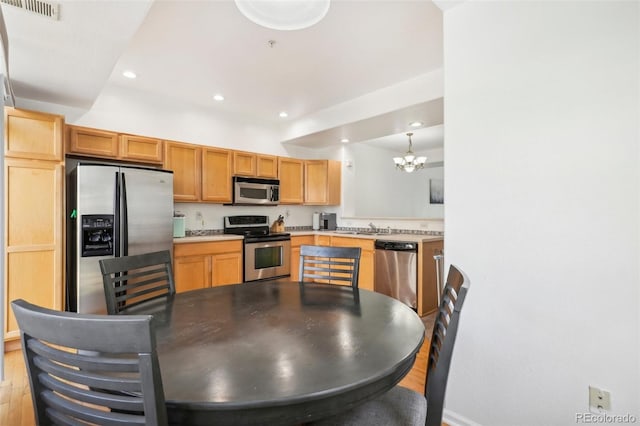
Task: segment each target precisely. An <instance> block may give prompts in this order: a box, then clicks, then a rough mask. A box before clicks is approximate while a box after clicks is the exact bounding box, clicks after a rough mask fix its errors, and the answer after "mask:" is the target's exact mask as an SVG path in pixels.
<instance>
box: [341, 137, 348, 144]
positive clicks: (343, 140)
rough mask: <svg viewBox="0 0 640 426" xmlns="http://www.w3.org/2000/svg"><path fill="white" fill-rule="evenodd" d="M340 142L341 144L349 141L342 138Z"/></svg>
mask: <svg viewBox="0 0 640 426" xmlns="http://www.w3.org/2000/svg"><path fill="white" fill-rule="evenodd" d="M340 142H342V143H349V139H347V138H342V139H340Z"/></svg>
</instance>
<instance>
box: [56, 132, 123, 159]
mask: <svg viewBox="0 0 640 426" xmlns="http://www.w3.org/2000/svg"><path fill="white" fill-rule="evenodd" d="M67 133H68V134H67V138H68V142H67V153H70V154H79V155H88V156H91V157H100V158H114V159H115V158H118V146H119V145H118V133H116V132H109V131H107V130H98V129H90V128H86V127H79V126H67Z"/></svg>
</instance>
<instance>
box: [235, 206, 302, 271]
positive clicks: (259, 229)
mask: <svg viewBox="0 0 640 426" xmlns="http://www.w3.org/2000/svg"><path fill="white" fill-rule="evenodd" d="M224 233H225V234H236V235H244V282H249V281H258V280H267V279H274V278H281V277H287V276H290V275H291V265H290V257H291V234H289V233H286V232H283V233H271V232H269V216H256V215H244V216H225V217H224Z"/></svg>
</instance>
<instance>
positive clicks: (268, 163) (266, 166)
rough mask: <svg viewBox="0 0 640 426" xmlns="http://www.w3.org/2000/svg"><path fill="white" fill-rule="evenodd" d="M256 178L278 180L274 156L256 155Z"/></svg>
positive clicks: (276, 161)
mask: <svg viewBox="0 0 640 426" xmlns="http://www.w3.org/2000/svg"><path fill="white" fill-rule="evenodd" d="M256 168H257V170H256V176H258V177H262V178H267V179H277V178H278V157H276V156H274V155H263V154H256Z"/></svg>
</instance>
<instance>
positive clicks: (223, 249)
mask: <svg viewBox="0 0 640 426" xmlns="http://www.w3.org/2000/svg"><path fill="white" fill-rule="evenodd" d="M173 275H174V279H175V282H176V292H178V293H181V292H184V291H189V290H196V289H199V288H205V287H213V286H219V285H227V284H239V283H241V282H242V240H232V241H214V242H211V241H208V242H201V243H178V244H174V245H173Z"/></svg>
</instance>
